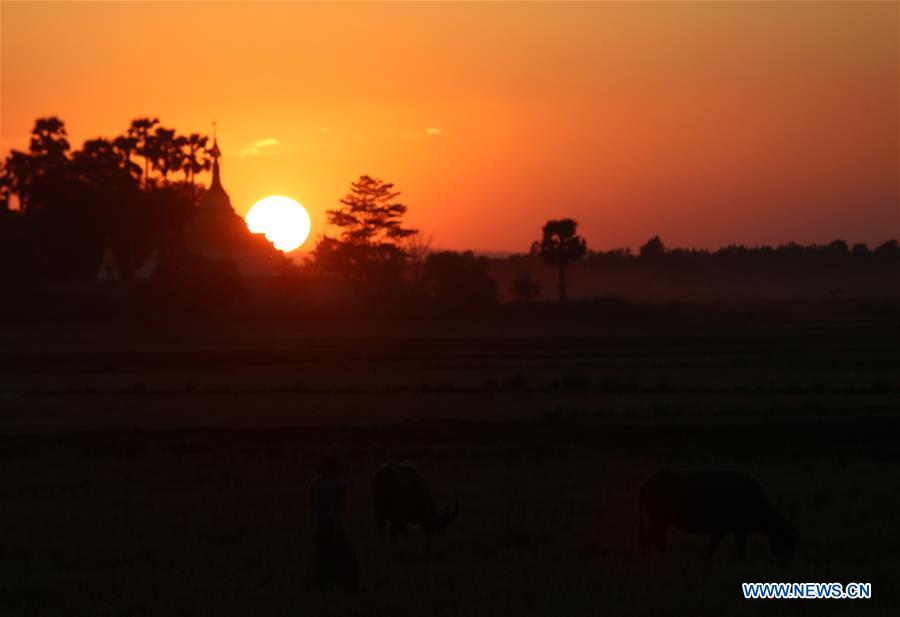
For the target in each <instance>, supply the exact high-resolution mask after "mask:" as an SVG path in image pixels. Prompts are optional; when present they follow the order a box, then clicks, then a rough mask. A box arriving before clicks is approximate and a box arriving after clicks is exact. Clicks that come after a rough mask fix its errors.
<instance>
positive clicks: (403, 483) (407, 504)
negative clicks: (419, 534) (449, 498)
mask: <svg viewBox="0 0 900 617" xmlns="http://www.w3.org/2000/svg"><path fill="white" fill-rule="evenodd" d="M372 502H373V504H374V506H375V520H376V521H377V522H378V533H380V534H382V535H384V528H385V524H386V523H390V526H391V541H395V540H396V539H397V534H398V533H402V534H403V535H406V525H407V523H410V524H413V525H419V526H420V527H421V528H422V530H423V531H425V532H428V533H435V532H443V531H444V529H446V528H447V526H448V525H450V523H452V522H453V519H455V518H456V515H457V514H458V513H459V500H458V499H457V500H456V503H455V504H454V505H453V507H452V508H450V507H449V506H448V507H447V508H446V509H445V510H444V511H443V512H441V513H439V512H438V510H437V506H435V503H434V497H432V495H431V489H430V488H429V487H428V483H427V482H425V479H424V478H423V477H422V476H421V474H419V472H418V470H417V469H416V468H415V467H413V466H412V465H404V464H398V463H386V464H384V465H382V466H381V467H380V468H379V469H378V471H376V472H375V474H374V475H373V476H372Z"/></svg>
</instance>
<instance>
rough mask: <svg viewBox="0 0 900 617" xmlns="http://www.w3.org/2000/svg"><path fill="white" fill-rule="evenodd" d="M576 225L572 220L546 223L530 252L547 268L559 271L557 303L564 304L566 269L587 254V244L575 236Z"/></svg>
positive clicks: (565, 297) (565, 296)
mask: <svg viewBox="0 0 900 617" xmlns="http://www.w3.org/2000/svg"><path fill="white" fill-rule="evenodd" d="M577 229H578V223H576V222H575V221H574V220H572V219H561V220H558V221H547V224H546V225H544V236H543V238H542V239H541V241H540V242H535V243H534V244H533V245H532V251H533V252H536V253H537V254H538V255H540V257H541V259H542V260H543V262H544V263H545V264H547V265H548V266H556V268H557V270H558V271H559V301H560V302H565V301H566V299H567V295H566V267H567V266H568V265H569V264H570V263H572V262H574V261H578V260H579V259H581V258H582V257H584V254H585V253H587V242H585V241H584V238H582V237H581V236H579V235H577V234H576V233H575V231H576V230H577Z"/></svg>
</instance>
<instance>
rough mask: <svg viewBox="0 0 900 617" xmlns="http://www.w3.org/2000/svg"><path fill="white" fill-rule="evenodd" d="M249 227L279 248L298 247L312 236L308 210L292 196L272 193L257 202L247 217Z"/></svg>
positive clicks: (290, 249) (289, 248)
mask: <svg viewBox="0 0 900 617" xmlns="http://www.w3.org/2000/svg"><path fill="white" fill-rule="evenodd" d="M244 218H245V220H246V221H247V227H248V228H249V229H250V231H252V232H253V233H256V234H259V233H261V234H265V236H266V238H267V239H268V240H269V242H271V243H272V244H274V245H275V248H277V249H278V250H280V251H284V252H285V253H288V252H290V251H293V250H296V249H298V248H300V246H302V245H303V243H304V242H306V239H307V238H308V237H309V230H310V219H309V213H308V212H307V211H306V208H304V207H303V206H302V205H300V204H299V203H298V202H296V201H294V200H293V199H291V198H290V197H284V196H283V195H272V196H270V197H265V198H263V199H260V200H259V201H257V202H256V203H255V204H253V206H251V207H250V210H248V211H247V215H246V216H245V217H244Z"/></svg>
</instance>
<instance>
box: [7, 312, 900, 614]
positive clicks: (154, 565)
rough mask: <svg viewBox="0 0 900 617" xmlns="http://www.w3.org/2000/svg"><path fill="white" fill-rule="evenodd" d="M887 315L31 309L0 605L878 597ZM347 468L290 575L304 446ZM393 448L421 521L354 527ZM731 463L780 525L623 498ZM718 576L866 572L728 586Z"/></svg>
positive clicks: (886, 474) (649, 609)
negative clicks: (347, 568)
mask: <svg viewBox="0 0 900 617" xmlns="http://www.w3.org/2000/svg"><path fill="white" fill-rule="evenodd" d="M897 326H898V324H897V321H896V319H895V318H894V317H892V316H888V317H887V318H878V319H874V318H871V319H864V320H859V319H836V318H833V317H829V318H828V319H822V320H818V321H816V320H797V319H794V318H791V317H790V316H785V315H781V314H776V315H774V316H769V317H767V318H754V319H752V320H748V319H745V318H742V319H740V320H734V319H732V320H730V321H729V320H728V319H721V320H708V319H696V320H687V321H682V322H679V323H678V324H677V325H673V324H671V323H666V324H661V323H660V322H659V321H655V322H653V324H647V323H641V322H639V321H638V322H635V321H629V322H627V323H603V324H601V325H597V324H594V325H585V324H583V323H566V322H561V323H531V322H527V321H520V322H516V323H505V322H499V321H498V322H492V323H488V322H482V323H479V324H473V323H465V322H455V323H445V324H435V323H424V322H423V323H420V324H407V325H404V326H397V325H386V324H384V323H376V322H373V323H367V324H352V325H349V324H341V323H327V324H306V325H298V324H293V325H284V326H275V325H272V326H246V325H244V326H241V325H235V324H233V323H230V324H208V325H206V326H204V327H203V328H202V329H201V328H198V327H196V326H194V327H191V328H187V327H185V328H182V329H179V330H178V331H173V330H172V328H171V327H165V328H164V327H162V326H154V327H153V328H150V327H148V326H146V325H143V326H141V327H131V328H125V327H115V328H113V327H86V326H78V327H74V326H65V325H60V326H55V327H47V326H43V327H37V326H28V327H21V328H15V329H12V328H10V329H8V330H6V331H4V332H3V333H2V335H0V336H2V343H3V346H2V350H3V351H0V368H2V373H0V431H2V432H0V461H2V463H0V483H2V484H0V486H2V489H0V491H2V493H0V494H2V507H0V528H2V529H3V536H2V540H0V614H4V615H6V614H9V615H59V614H66V615H409V616H413V615H415V616H421V615H447V616H455V615H517V616H520V615H572V616H576V615H579V616H580V615H598V614H611V615H645V614H646V615H729V616H730V615H744V614H758V613H765V614H779V615H781V614H806V613H809V612H811V611H812V610H815V611H816V614H822V613H824V614H833V615H843V614H875V615H888V614H896V610H897V607H898V606H900V605H898V604H897V599H898V598H897V593H896V591H895V589H893V587H895V583H896V572H897V571H900V533H898V532H897V531H896V514H897V511H898V506H900V461H898V456H897V452H898V449H897V447H896V439H897V437H898V435H900V430H898V429H900V416H898V414H897V409H898V401H900V371H898V370H897V368H898V364H900V346H898V344H897V343H898V339H900V329H898V327H897ZM332 451H337V452H339V453H340V454H341V456H343V457H344V458H345V459H346V460H347V461H348V462H349V463H350V473H349V475H348V479H349V482H350V501H349V503H348V514H347V524H346V526H347V529H348V534H349V536H350V538H351V541H352V542H353V544H354V546H355V547H356V549H357V552H358V554H359V558H360V564H361V574H362V581H363V589H362V590H361V591H360V592H359V593H358V594H357V595H354V596H345V595H342V594H338V593H327V592H318V591H316V590H314V589H313V588H312V586H311V578H310V566H311V558H312V555H311V548H312V542H311V540H312V529H311V522H310V512H309V506H308V502H307V494H306V491H307V486H308V483H309V481H310V479H311V478H312V471H311V469H310V461H312V460H313V459H314V458H315V457H316V456H318V455H319V454H321V453H323V452H332ZM387 460H411V461H414V462H415V463H416V464H417V465H418V466H419V468H420V469H421V471H422V472H423V474H424V475H425V476H426V477H427V479H428V480H429V481H430V482H431V484H432V486H433V488H434V493H435V496H436V499H437V501H438V502H439V505H443V504H449V503H450V502H451V501H452V499H453V498H454V497H455V496H458V497H459V500H460V515H459V518H458V519H457V521H456V523H454V525H453V526H452V527H451V528H450V529H449V530H448V531H447V533H446V534H445V535H444V536H425V535H422V534H420V533H418V531H417V530H413V531H412V532H411V533H410V536H409V538H408V539H406V540H402V541H400V542H399V543H398V545H396V546H391V544H390V542H389V541H388V540H387V539H386V538H380V537H379V536H378V534H377V531H376V527H375V522H374V519H373V515H372V508H371V500H370V493H369V478H370V475H371V473H372V472H373V471H374V470H375V469H376V468H377V466H378V465H379V464H380V463H382V462H385V461H387ZM669 466H716V467H730V468H736V469H741V470H743V471H746V472H748V473H750V474H752V475H753V476H754V477H756V478H757V479H758V480H759V481H760V483H761V485H762V486H763V488H764V489H765V491H766V493H767V494H768V495H769V497H770V499H771V500H772V502H773V503H774V504H775V506H776V507H777V508H778V509H779V510H781V511H782V512H784V513H785V514H787V513H788V512H789V511H790V510H792V509H793V508H796V515H795V524H796V526H797V528H798V529H799V531H800V533H801V535H802V543H801V546H800V548H799V550H798V552H797V554H796V556H795V558H794V559H793V560H792V561H791V562H789V563H787V564H780V563H778V562H776V561H774V560H772V558H771V557H770V553H769V550H768V546H767V543H766V542H765V541H764V539H762V538H754V539H753V541H752V542H751V546H750V556H749V558H748V559H747V561H740V560H738V559H737V557H736V554H735V547H734V541H733V539H732V538H729V539H727V540H726V541H725V542H724V543H723V545H722V546H721V547H720V549H719V551H718V552H717V554H716V555H715V556H714V557H713V559H712V560H711V561H706V560H705V559H704V549H705V538H702V537H696V536H686V535H683V534H679V533H673V534H672V535H671V537H670V547H669V548H670V550H669V551H668V552H667V553H666V554H664V555H641V554H640V551H639V549H638V544H637V523H638V518H637V495H638V490H639V488H640V485H641V483H642V482H643V480H644V479H646V478H647V477H648V476H649V475H650V474H652V473H653V472H654V471H656V470H658V469H660V468H662V467H669ZM742 581H801V582H806V581H829V582H831V581H838V582H843V583H846V582H850V581H856V582H871V583H872V585H873V596H874V597H873V599H872V600H869V601H847V600H845V601H819V602H816V601H793V602H786V601H783V602H772V601H769V602H762V601H755V602H749V601H745V600H743V599H742V596H741V592H740V585H739V584H740V582H742Z"/></svg>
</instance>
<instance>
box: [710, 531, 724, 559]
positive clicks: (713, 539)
mask: <svg viewBox="0 0 900 617" xmlns="http://www.w3.org/2000/svg"><path fill="white" fill-rule="evenodd" d="M724 537H725V534H724V533H722V532H721V531H716V532H714V533H713V535H712V536H710V538H709V546H708V547H707V548H706V558H707V559H711V558H712V556H713V553H715V552H716V549H717V548H718V547H719V544H720V543H721V542H722V538H724Z"/></svg>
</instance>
